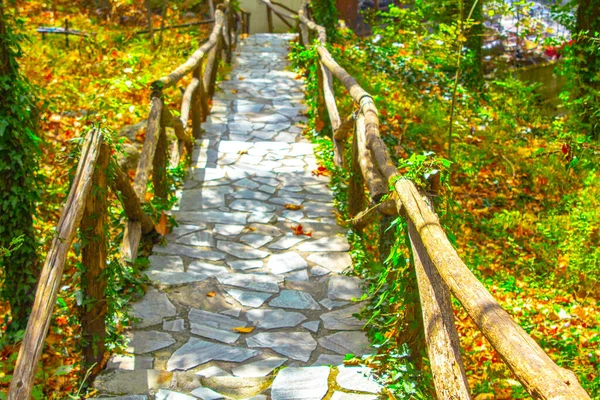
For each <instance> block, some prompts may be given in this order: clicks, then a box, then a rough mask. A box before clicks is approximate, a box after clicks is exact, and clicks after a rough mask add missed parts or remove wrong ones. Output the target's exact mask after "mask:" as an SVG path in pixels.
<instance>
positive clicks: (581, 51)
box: [575, 0, 600, 138]
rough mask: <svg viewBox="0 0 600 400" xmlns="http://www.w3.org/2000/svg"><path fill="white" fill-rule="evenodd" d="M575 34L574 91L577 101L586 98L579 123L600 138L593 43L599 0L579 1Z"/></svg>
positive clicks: (599, 23)
mask: <svg viewBox="0 0 600 400" xmlns="http://www.w3.org/2000/svg"><path fill="white" fill-rule="evenodd" d="M576 32H579V33H581V36H580V37H579V38H577V39H576V41H575V46H577V57H578V58H579V59H580V60H582V61H578V62H577V63H576V68H577V75H578V78H579V82H577V86H578V87H576V88H575V92H576V96H577V98H579V99H583V98H587V100H586V101H584V102H582V104H581V105H579V106H578V108H580V109H579V110H576V114H579V115H581V123H582V124H583V127H584V129H585V130H586V131H587V132H588V134H589V135H590V136H592V137H594V138H598V137H600V116H598V114H597V112H598V111H597V110H598V107H600V93H599V92H600V76H599V74H600V57H599V56H598V44H597V42H596V43H595V42H592V38H593V37H594V35H595V33H596V32H600V0H580V1H579V7H578V8H577V28H576Z"/></svg>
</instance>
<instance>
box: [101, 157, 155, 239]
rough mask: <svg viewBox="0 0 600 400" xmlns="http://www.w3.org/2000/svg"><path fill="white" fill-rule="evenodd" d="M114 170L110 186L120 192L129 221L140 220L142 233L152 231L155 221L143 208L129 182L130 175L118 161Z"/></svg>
mask: <svg viewBox="0 0 600 400" xmlns="http://www.w3.org/2000/svg"><path fill="white" fill-rule="evenodd" d="M111 167H112V168H111V171H112V172H113V174H114V175H113V176H112V179H110V181H109V185H110V188H111V189H112V191H113V192H114V193H115V194H119V200H120V201H121V204H122V205H123V209H124V211H125V215H126V216H127V219H129V221H134V222H139V223H140V225H141V231H142V233H145V234H147V233H150V232H152V230H153V229H154V221H152V218H150V216H148V214H146V213H145V212H144V210H143V209H142V203H141V201H140V199H139V198H138V196H137V194H136V193H135V190H134V189H133V187H132V186H131V183H130V182H129V177H128V176H127V175H125V173H124V172H123V171H122V170H121V167H119V165H118V164H117V163H113V165H112V166H111Z"/></svg>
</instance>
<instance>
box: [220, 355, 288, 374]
mask: <svg viewBox="0 0 600 400" xmlns="http://www.w3.org/2000/svg"><path fill="white" fill-rule="evenodd" d="M286 361H287V358H282V357H269V358H266V359H264V360H259V361H255V362H252V363H248V364H244V365H240V366H239V367H235V368H233V369H232V370H231V372H232V373H233V375H235V376H239V377H243V378H258V377H262V376H267V375H269V374H270V373H271V372H272V371H273V370H274V369H275V368H278V367H280V366H281V365H283V363H284V362H286Z"/></svg>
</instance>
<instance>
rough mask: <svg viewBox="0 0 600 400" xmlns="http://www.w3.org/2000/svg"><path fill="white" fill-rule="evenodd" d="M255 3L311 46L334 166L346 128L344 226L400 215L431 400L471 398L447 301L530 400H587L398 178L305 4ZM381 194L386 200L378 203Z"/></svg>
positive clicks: (368, 105)
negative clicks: (373, 216) (347, 100)
mask: <svg viewBox="0 0 600 400" xmlns="http://www.w3.org/2000/svg"><path fill="white" fill-rule="evenodd" d="M262 1H263V3H265V5H266V6H267V9H268V10H270V11H271V12H273V13H275V14H276V15H278V16H280V15H281V16H280V17H281V18H283V17H286V18H294V19H295V20H296V21H297V31H298V32H299V34H300V38H299V40H300V42H301V43H302V44H303V45H304V46H309V45H314V46H315V47H316V50H317V52H318V55H319V59H318V63H319V68H317V72H318V78H319V98H318V101H317V104H318V105H319V110H318V112H319V114H320V115H321V116H322V119H325V118H324V115H323V114H324V113H325V112H326V113H327V115H328V117H329V120H330V121H331V127H332V131H333V137H332V140H333V144H334V162H335V163H336V164H337V165H338V166H340V167H342V166H344V165H346V163H344V161H343V154H344V151H343V149H344V141H345V140H346V139H347V138H348V136H349V133H350V131H351V128H352V125H354V137H353V140H352V152H351V153H352V155H351V160H350V162H349V163H348V164H349V168H350V169H351V178H350V182H349V195H348V197H349V204H348V208H349V213H350V215H351V216H352V217H353V219H352V224H353V225H354V227H355V228H357V229H360V228H361V226H364V225H365V224H366V223H368V222H369V218H368V214H369V212H370V211H371V210H376V211H377V212H378V213H379V214H381V215H390V214H395V215H401V216H403V217H404V218H405V219H406V221H407V224H408V234H409V237H410V242H411V250H412V254H413V258H414V267H415V270H416V271H415V273H416V276H417V281H418V290H419V296H420V303H421V309H422V316H423V326H424V334H425V341H426V344H427V353H428V356H429V361H430V364H431V370H432V373H433V380H434V385H435V390H436V394H437V397H438V398H440V399H470V398H471V397H470V390H469V385H468V382H467V378H466V375H465V370H464V366H463V362H462V358H461V354H460V343H459V339H458V335H457V332H456V327H455V324H454V313H453V310H452V304H451V301H450V294H452V295H453V296H454V297H455V298H456V299H457V300H458V301H459V302H460V303H461V305H462V306H463V307H464V308H465V310H466V311H467V313H468V314H469V316H470V317H471V319H472V320H473V321H474V322H475V324H476V325H477V327H478V328H479V329H480V330H481V332H482V333H483V335H484V336H485V337H486V338H487V339H488V340H489V342H490V343H491V345H492V346H493V347H494V349H495V350H496V351H497V352H498V354H500V356H501V357H502V359H503V360H504V361H505V362H506V364H507V365H508V367H509V368H510V369H511V370H512V371H513V373H514V374H515V376H516V377H517V379H518V380H519V381H520V382H521V383H522V384H523V386H524V388H525V389H526V390H527V392H528V393H529V394H530V395H531V396H532V397H533V398H536V399H564V400H568V399H569V400H574V399H589V398H590V397H589V396H588V394H587V393H586V392H585V390H584V389H583V388H582V387H581V385H580V384H579V382H578V380H577V377H576V376H575V374H574V373H573V372H571V371H569V370H567V369H564V368H561V367H559V366H558V365H556V364H555V363H554V362H553V361H552V360H551V359H550V357H548V355H547V354H546V353H545V352H544V351H543V350H542V349H541V347H540V346H539V345H538V344H537V343H536V342H535V341H534V340H533V339H532V338H531V337H530V336H529V335H528V334H527V333H526V332H525V331H524V330H523V329H522V328H521V327H520V326H519V325H518V324H517V323H516V322H515V321H514V320H513V319H512V318H511V317H510V315H509V314H508V313H507V312H506V311H505V310H504V309H503V308H502V307H500V305H499V304H498V303H497V302H496V300H494V298H493V297H492V295H491V294H490V293H489V292H488V291H487V290H486V289H485V287H484V286H483V284H482V283H481V282H480V281H479V280H478V279H477V278H476V277H475V276H474V275H473V273H472V272H471V271H470V270H469V269H468V268H467V266H466V265H465V263H464V262H463V261H462V260H461V259H460V257H459V256H458V254H457V252H456V250H455V249H454V248H453V246H452V245H451V243H450V241H449V240H448V237H447V236H446V234H445V232H444V231H443V229H442V227H441V225H440V222H439V218H438V216H437V214H436V213H435V212H434V211H433V209H432V206H431V202H430V201H429V200H428V198H427V197H426V196H425V195H423V194H422V193H421V192H420V191H419V189H417V187H416V186H415V185H414V183H413V182H411V181H410V180H408V179H406V178H404V177H402V176H401V175H400V174H399V173H398V171H397V168H396V166H395V165H394V164H393V162H392V160H391V157H390V155H389V153H388V150H387V147H386V145H385V143H384V142H383V140H382V139H381V136H380V134H379V118H378V111H377V108H376V107H375V103H374V102H373V98H372V96H371V95H370V94H369V93H367V92H366V91H365V90H363V89H362V88H361V87H360V85H358V83H357V81H356V80H355V79H354V78H353V77H352V76H351V75H349V74H348V73H347V72H346V70H344V68H342V67H341V66H340V65H339V64H338V63H337V62H336V61H335V60H334V58H333V57H332V56H331V54H330V52H329V51H328V50H327V35H326V31H325V29H324V28H323V27H321V26H319V25H317V24H316V23H314V22H313V21H311V20H310V19H309V18H308V17H307V2H306V0H304V1H303V3H302V6H301V8H300V10H299V11H298V13H297V14H295V15H288V14H287V13H285V12H283V11H281V10H279V9H277V6H278V4H275V3H274V2H272V1H270V0H262ZM313 43H314V44H313ZM332 76H334V77H335V78H337V79H338V80H339V81H340V82H341V83H342V85H343V86H344V87H345V88H346V90H347V91H348V93H349V95H350V96H351V98H352V99H353V100H354V102H355V103H356V104H357V105H358V106H359V111H358V112H357V113H356V116H355V117H354V118H353V117H350V118H348V119H346V120H344V121H342V120H341V119H340V116H339V112H338V109H337V105H336V101H335V96H334V91H333V82H332ZM325 110H326V111H325ZM365 187H366V188H367V191H368V193H369V197H370V203H371V204H370V206H369V207H366V203H367V202H366V199H365ZM388 187H390V188H393V191H392V192H391V193H388ZM385 195H387V196H386V197H385V198H386V199H388V200H386V201H383V202H381V199H382V198H384V196H385ZM373 205H377V206H376V207H373Z"/></svg>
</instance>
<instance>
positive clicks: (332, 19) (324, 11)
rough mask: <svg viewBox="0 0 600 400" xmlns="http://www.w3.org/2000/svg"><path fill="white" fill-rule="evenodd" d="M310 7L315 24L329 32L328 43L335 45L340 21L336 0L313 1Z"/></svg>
mask: <svg viewBox="0 0 600 400" xmlns="http://www.w3.org/2000/svg"><path fill="white" fill-rule="evenodd" d="M310 7H311V10H312V16H313V18H314V20H315V22H316V23H317V24H319V25H321V26H322V27H324V28H325V30H326V31H327V41H329V42H331V43H335V41H336V38H337V31H336V28H335V25H336V23H337V21H338V10H337V8H335V0H312V1H311V4H310Z"/></svg>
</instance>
